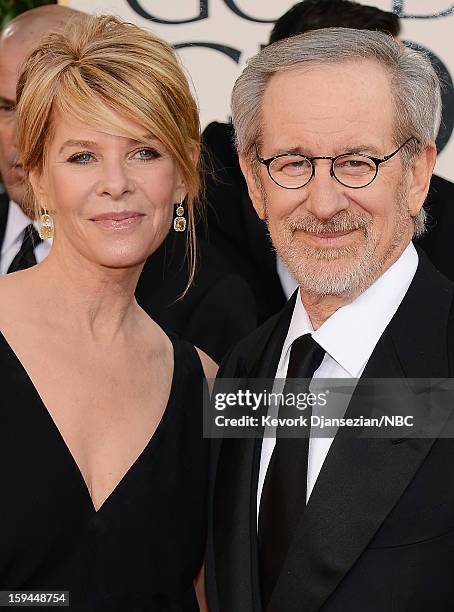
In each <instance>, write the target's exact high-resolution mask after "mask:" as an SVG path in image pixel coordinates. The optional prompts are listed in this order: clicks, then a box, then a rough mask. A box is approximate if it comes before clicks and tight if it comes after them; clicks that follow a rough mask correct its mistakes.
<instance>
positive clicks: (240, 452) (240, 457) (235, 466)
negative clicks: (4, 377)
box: [213, 292, 297, 612]
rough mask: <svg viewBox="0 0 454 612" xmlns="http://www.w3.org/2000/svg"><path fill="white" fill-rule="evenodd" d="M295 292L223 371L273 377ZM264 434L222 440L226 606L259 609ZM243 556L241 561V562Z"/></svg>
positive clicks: (220, 567)
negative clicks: (260, 477)
mask: <svg viewBox="0 0 454 612" xmlns="http://www.w3.org/2000/svg"><path fill="white" fill-rule="evenodd" d="M296 294H297V292H295V294H294V295H293V296H292V298H291V299H290V300H289V302H288V303H287V304H286V306H285V307H284V309H283V310H282V311H281V313H279V315H277V316H276V317H275V318H274V319H273V320H271V321H269V322H268V323H267V324H265V325H267V327H268V329H266V332H265V333H263V334H261V335H260V337H259V338H258V339H257V341H256V342H255V343H254V347H253V348H254V350H253V351H251V352H250V353H249V355H248V357H247V360H246V361H244V362H243V363H240V364H239V365H238V367H237V368H236V370H235V371H229V368H228V366H227V367H226V368H224V369H223V371H222V376H223V377H231V378H233V377H235V378H242V379H248V378H274V375H275V372H276V369H277V366H278V363H279V358H280V354H281V350H282V345H283V343H284V340H285V337H286V335H287V331H288V327H289V325H290V320H291V317H292V314H293V307H294V304H295V300H296ZM261 446H262V440H261V439H225V440H223V441H222V445H221V449H220V453H219V458H218V463H217V474H216V479H215V488H214V496H213V497H214V502H213V517H214V518H213V552H214V558H215V567H216V570H215V576H214V580H215V582H216V586H217V601H218V606H219V608H218V609H219V610H220V611H222V612H232V611H233V610H234V611H235V612H260V611H261V610H262V607H261V602H260V587H259V577H258V556H257V527H256V516H257V502H256V497H257V482H258V475H259V469H260V455H261ZM239 560H241V563H239Z"/></svg>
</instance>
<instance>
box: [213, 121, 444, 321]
mask: <svg viewBox="0 0 454 612" xmlns="http://www.w3.org/2000/svg"><path fill="white" fill-rule="evenodd" d="M203 139H204V148H205V155H206V158H207V166H208V167H209V168H211V172H209V173H208V175H207V178H206V195H207V201H208V228H209V233H208V239H209V241H210V242H211V244H213V246H215V247H216V248H217V249H218V250H219V251H220V252H221V253H222V254H223V255H224V257H225V258H226V260H227V261H229V262H230V263H231V265H232V267H233V268H234V270H236V271H237V273H238V274H240V275H241V276H243V278H244V279H245V280H246V281H247V282H248V284H249V286H250V287H251V289H252V292H253V293H254V296H255V299H256V302H257V313H258V320H259V323H263V322H264V321H265V320H266V319H267V318H269V317H270V316H272V315H273V314H275V313H276V312H277V311H278V310H280V309H281V308H282V306H283V305H284V304H285V302H286V298H285V295H284V292H283V290H282V286H281V282H280V279H279V276H278V274H277V270H276V256H275V253H274V251H273V248H272V245H271V241H270V239H269V236H268V232H267V228H266V224H265V223H264V222H263V221H261V220H260V219H259V218H258V216H257V214H256V212H255V210H254V207H253V206H252V202H251V200H250V198H249V196H248V192H247V185H246V181H245V180H244V177H243V174H242V172H241V169H240V166H239V163H238V156H237V154H236V151H235V148H234V146H233V128H232V126H231V125H230V124H225V123H216V122H214V123H210V124H209V125H208V126H207V127H206V129H205V131H204V133H203ZM425 208H426V210H427V213H428V232H427V234H426V235H425V236H423V237H422V238H419V239H418V240H417V241H416V242H417V243H418V244H419V245H420V246H421V248H422V249H424V251H425V252H426V253H427V255H429V258H430V259H431V261H432V263H433V264H434V265H435V267H436V268H438V270H440V272H442V273H443V274H444V275H445V276H447V277H448V278H449V279H450V280H452V281H454V240H453V239H452V235H453V232H454V184H453V183H451V182H450V181H447V180H445V179H443V178H441V177H439V176H433V177H432V180H431V184H430V190H429V193H428V196H427V200H426V204H425Z"/></svg>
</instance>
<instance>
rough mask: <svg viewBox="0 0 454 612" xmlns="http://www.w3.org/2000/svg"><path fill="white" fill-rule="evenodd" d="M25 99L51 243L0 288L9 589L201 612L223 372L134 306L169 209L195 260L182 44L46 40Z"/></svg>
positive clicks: (191, 106)
mask: <svg viewBox="0 0 454 612" xmlns="http://www.w3.org/2000/svg"><path fill="white" fill-rule="evenodd" d="M17 93H18V109H17V121H18V126H17V129H18V140H19V147H20V150H21V158H22V164H23V167H24V170H25V173H26V175H27V177H28V180H29V184H30V203H31V206H34V207H35V211H36V214H37V215H38V216H39V217H40V218H41V221H42V233H43V236H45V235H46V234H51V233H52V232H53V234H54V236H53V245H52V249H51V252H50V254H49V256H48V257H47V259H45V261H44V262H43V263H41V264H39V265H37V266H35V267H33V268H31V269H29V270H25V271H23V272H17V273H15V274H10V275H8V276H6V277H2V278H1V279H0V295H1V302H0V332H1V334H0V368H1V370H0V371H1V374H2V402H1V411H0V483H1V486H2V510H1V512H0V516H1V521H0V537H1V542H2V545H1V547H0V588H1V589H2V590H5V589H15V590H28V591H30V590H41V591H42V590H45V591H47V592H51V591H53V590H65V591H69V592H70V606H71V609H74V610H78V609H90V610H106V611H107V610H109V611H113V610H124V611H126V610H134V611H142V610H143V611H145V610H147V611H148V610H150V611H151V610H159V611H165V610H179V611H180V610H182V611H189V610H191V611H192V610H197V609H198V604H197V602H196V596H195V590H194V586H193V582H194V580H195V579H196V576H197V575H198V573H199V571H200V567H201V563H202V558H203V553H204V546H205V495H206V470H207V449H206V444H205V442H204V441H203V439H202V424H201V412H202V387H203V377H204V373H205V375H206V376H213V375H214V371H215V365H214V363H213V362H212V361H211V360H210V359H209V358H208V357H206V356H205V355H204V354H202V353H201V352H198V351H197V350H196V349H195V348H194V347H193V346H191V345H189V344H187V343H185V342H183V341H180V340H178V338H176V337H174V336H170V337H169V336H168V335H166V334H165V333H164V332H163V331H162V329H160V328H159V327H158V326H157V325H156V324H155V323H154V322H153V321H152V320H151V319H150V318H149V317H148V316H147V315H146V314H145V312H144V311H143V310H142V309H141V308H139V306H138V305H137V303H136V301H135V299H134V289H135V287H136V283H137V280H138V278H139V275H140V272H141V269H142V266H143V263H144V261H145V260H146V258H147V257H148V256H149V255H150V254H151V253H153V251H155V250H156V249H157V248H158V246H159V245H160V244H161V243H162V241H163V240H164V238H165V236H166V234H167V233H168V232H169V230H170V228H171V226H173V225H174V221H173V218H174V216H175V204H176V205H177V207H178V208H179V210H178V211H177V212H178V214H177V215H176V217H177V218H179V219H180V221H176V222H175V227H176V228H177V229H180V230H181V229H182V228H183V226H184V225H186V230H185V231H187V232H188V244H189V249H188V250H189V256H190V257H191V258H193V255H194V244H195V243H194V206H195V202H196V198H197V195H198V190H199V175H198V171H197V160H198V153H199V123H198V115H197V108H196V104H195V102H194V100H193V98H192V96H191V93H190V91H189V87H188V83H187V81H186V79H185V76H184V74H183V72H182V70H181V68H180V66H179V64H178V62H177V60H176V58H175V55H174V52H173V51H172V49H171V48H170V47H169V46H168V45H167V44H166V43H164V42H163V41H161V40H160V39H158V38H156V37H155V36H153V35H151V34H148V33H146V32H144V31H142V30H141V29H139V28H138V27H136V26H134V25H131V24H125V23H122V22H121V21H119V20H117V19H115V18H113V17H88V16H87V17H84V18H82V19H78V20H77V21H74V23H73V24H72V25H71V27H70V28H68V29H67V31H65V33H64V34H54V35H52V36H50V37H49V38H47V39H46V40H45V41H43V42H42V43H41V44H40V46H39V47H38V48H37V49H36V50H35V51H34V52H33V53H32V55H31V56H30V58H29V59H28V61H27V63H26V65H25V67H24V70H23V73H22V76H21V78H20V80H19V85H18V92H17ZM181 219H185V220H186V222H185V221H181ZM172 231H173V229H172ZM191 261H192V266H193V263H194V262H193V259H192V260H191ZM199 592H200V589H199ZM200 597H201V601H202V599H203V596H202V595H201V594H200Z"/></svg>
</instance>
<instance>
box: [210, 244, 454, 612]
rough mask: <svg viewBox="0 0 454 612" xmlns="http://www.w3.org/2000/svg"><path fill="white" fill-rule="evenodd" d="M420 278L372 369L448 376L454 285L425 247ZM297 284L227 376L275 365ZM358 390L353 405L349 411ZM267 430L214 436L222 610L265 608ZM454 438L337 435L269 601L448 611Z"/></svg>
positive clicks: (267, 373) (214, 568)
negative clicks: (260, 500)
mask: <svg viewBox="0 0 454 612" xmlns="http://www.w3.org/2000/svg"><path fill="white" fill-rule="evenodd" d="M419 257H420V260H419V265H418V269H417V271H416V274H415V276H414V278H413V281H412V283H411V285H410V288H409V290H408V292H407V294H406V295H405V297H404V299H403V301H402V303H401V304H400V307H399V308H398V310H397V312H396V314H395V315H394V317H393V318H392V320H391V322H390V324H389V325H388V327H387V328H386V330H385V331H384V333H383V335H382V336H381V338H380V340H379V342H378V344H377V345H376V347H375V349H374V351H373V353H372V355H371V357H370V359H369V361H368V363H367V365H366V368H365V370H364V373H363V375H362V378H367V377H375V378H386V377H387V378H395V377H406V378H420V377H433V378H445V377H452V376H453V368H454V341H453V340H454V326H453V324H454V308H453V297H454V285H453V284H452V283H451V282H450V281H448V280H447V279H446V278H445V277H444V276H442V275H440V274H439V273H438V272H437V271H436V270H435V269H434V268H433V266H432V265H431V263H430V262H429V261H428V260H427V258H426V257H425V256H424V254H423V253H422V252H421V251H419ZM294 301H295V296H294V297H293V298H292V299H291V300H290V301H289V302H288V303H287V305H286V306H285V307H284V309H283V310H282V311H281V312H280V313H278V314H277V315H276V316H275V317H273V318H272V319H270V320H269V321H267V322H266V323H265V324H264V325H262V326H261V327H260V328H259V329H257V330H256V331H254V332H253V333H252V334H251V335H250V336H248V337H247V338H246V339H244V340H243V341H242V342H241V343H240V344H239V346H238V347H236V348H235V349H234V350H233V352H232V353H231V354H230V356H229V357H228V359H227V360H226V362H225V363H224V364H223V366H222V368H221V372H220V375H221V376H223V377H228V378H231V377H235V378H236V377H240V378H241V377H273V376H274V375H275V372H276V367H277V364H278V361H279V357H280V353H281V350H282V345H283V342H284V340H285V337H286V334H287V331H288V326H289V323H290V320H291V316H292V312H293V305H294ZM351 406H352V402H351V403H350V406H349V408H348V411H347V414H346V416H348V415H349V411H350V409H351ZM260 447H261V441H260V440H259V441H254V440H224V441H223V442H222V443H221V444H220V445H215V450H216V453H217V455H218V456H217V459H218V461H217V465H216V463H215V464H214V467H213V475H212V506H211V516H210V533H209V544H208V554H207V588H208V594H209V600H210V610H211V612H231V611H232V610H235V612H260V611H261V609H262V608H261V604H260V589H259V577H258V563H257V527H256V511H257V508H256V495H257V479H258V471H259V462H260ZM453 483H454V443H453V441H452V440H450V439H445V440H442V439H439V440H435V441H434V440H433V439H432V440H430V439H404V440H399V441H398V442H397V441H392V440H390V439H376V440H364V439H363V440H361V439H356V440H355V439H349V438H345V436H344V434H343V433H342V432H340V433H339V434H338V435H337V436H336V437H335V439H334V441H333V444H332V446H331V449H330V451H329V453H328V455H327V458H326V460H325V463H324V465H323V467H322V469H321V472H320V474H319V476H318V479H317V482H316V484H315V487H314V490H313V492H312V494H311V497H310V499H309V502H308V505H307V506H306V508H305V509H304V510H303V513H302V518H301V521H300V523H299V526H298V529H297V532H296V534H295V538H294V540H293V542H292V544H291V546H290V549H289V553H288V556H287V559H286V562H285V564H284V567H283V570H282V573H281V575H280V578H279V579H278V582H277V585H276V589H275V591H274V594H273V597H272V600H271V603H270V606H269V608H268V609H267V612H284V611H285V612H301V610H304V612H316V611H317V610H323V612H346V611H348V612H403V611H408V612H410V611H411V612H427V611H428V610H436V611H437V612H448V610H449V611H451V610H452V609H453V601H454V581H453V580H452V559H453V557H454V485H453Z"/></svg>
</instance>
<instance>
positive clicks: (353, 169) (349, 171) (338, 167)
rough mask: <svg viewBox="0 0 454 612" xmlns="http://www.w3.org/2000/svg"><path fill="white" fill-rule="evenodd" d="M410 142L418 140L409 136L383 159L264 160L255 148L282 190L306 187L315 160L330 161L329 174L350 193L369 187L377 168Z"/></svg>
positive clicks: (344, 156)
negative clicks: (353, 190) (351, 190)
mask: <svg viewBox="0 0 454 612" xmlns="http://www.w3.org/2000/svg"><path fill="white" fill-rule="evenodd" d="M411 140H415V141H416V142H418V139H417V138H415V137H414V136H412V137H411V138H409V139H408V140H406V141H405V142H404V143H403V144H401V145H400V147H399V148H398V149H396V150H395V151H393V152H392V153H390V154H389V155H385V157H382V158H380V157H373V156H371V155H366V154H364V153H341V154H340V155H336V156H335V157H326V156H323V157H321V156H317V157H306V156H305V155H299V154H293V153H281V154H280V155H275V156H274V157H269V158H268V159H263V158H262V157H260V155H259V154H258V151H257V147H256V155H257V159H258V160H259V162H260V163H261V164H263V165H264V166H266V168H267V170H268V174H269V176H270V178H271V180H273V181H274V182H275V183H276V185H279V187H283V188H284V189H300V188H301V187H304V186H305V185H307V184H308V183H309V181H310V180H311V179H312V178H313V176H314V175H315V164H314V161H315V160H316V159H329V160H330V161H331V171H330V174H331V176H332V177H333V178H335V179H336V181H338V182H339V183H340V184H341V185H344V187H350V188H351V189H361V188H362V187H367V186H368V185H370V184H371V183H372V181H373V180H374V179H375V177H376V176H377V174H378V168H379V166H380V164H383V163H384V162H386V161H388V160H389V159H391V158H392V157H394V155H397V153H398V152H399V151H400V150H401V149H402V148H403V147H404V146H405V145H406V144H408V143H409V142H410V141H411Z"/></svg>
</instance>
